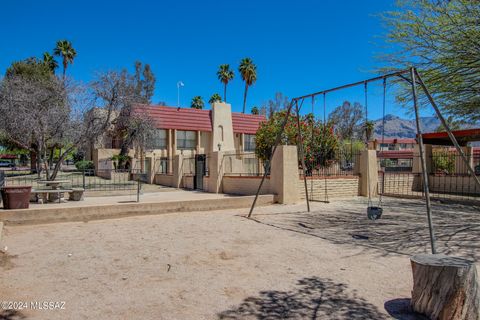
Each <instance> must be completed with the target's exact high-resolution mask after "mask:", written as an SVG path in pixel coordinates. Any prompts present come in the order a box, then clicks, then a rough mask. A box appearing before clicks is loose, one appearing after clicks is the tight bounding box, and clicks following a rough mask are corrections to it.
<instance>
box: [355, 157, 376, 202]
mask: <svg viewBox="0 0 480 320" xmlns="http://www.w3.org/2000/svg"><path fill="white" fill-rule="evenodd" d="M359 169H360V188H359V195H361V196H369V195H370V196H376V195H377V189H378V164H377V151H376V150H364V151H362V153H361V154H360V164H359Z"/></svg>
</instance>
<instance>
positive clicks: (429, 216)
mask: <svg viewBox="0 0 480 320" xmlns="http://www.w3.org/2000/svg"><path fill="white" fill-rule="evenodd" d="M410 77H411V80H412V83H411V85H412V96H413V108H414V109H415V122H416V125H417V134H418V146H419V149H420V161H421V162H422V177H423V191H424V193H425V204H426V207H427V220H428V230H429V232H430V244H431V249H432V254H435V253H437V248H436V244H435V234H434V231H433V223H432V208H431V203H430V189H429V186H428V172H427V163H426V159H425V154H424V152H423V151H424V145H423V137H422V129H421V128H420V116H419V112H418V99H417V88H416V85H415V83H416V81H415V68H414V67H411V68H410Z"/></svg>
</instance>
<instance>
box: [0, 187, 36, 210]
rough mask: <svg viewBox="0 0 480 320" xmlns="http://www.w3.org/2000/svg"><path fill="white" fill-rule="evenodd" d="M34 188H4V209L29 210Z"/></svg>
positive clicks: (2, 190)
mask: <svg viewBox="0 0 480 320" xmlns="http://www.w3.org/2000/svg"><path fill="white" fill-rule="evenodd" d="M31 191H32V186H15V187H3V188H2V189H1V193H2V200H3V209H28V205H29V204H30V193H31Z"/></svg>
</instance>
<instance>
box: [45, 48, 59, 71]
mask: <svg viewBox="0 0 480 320" xmlns="http://www.w3.org/2000/svg"><path fill="white" fill-rule="evenodd" d="M43 63H44V64H45V65H46V66H47V67H48V68H49V69H50V71H51V72H52V73H53V74H55V70H56V69H57V68H58V62H57V60H55V58H54V57H53V56H52V55H51V54H50V53H48V52H44V53H43Z"/></svg>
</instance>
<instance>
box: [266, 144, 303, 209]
mask: <svg viewBox="0 0 480 320" xmlns="http://www.w3.org/2000/svg"><path fill="white" fill-rule="evenodd" d="M270 179H271V186H272V192H273V193H274V194H275V201H276V202H279V203H284V204H290V203H297V202H298V201H299V200H300V195H299V193H298V187H297V183H296V181H298V152H297V146H282V145H281V146H278V147H277V149H276V151H275V153H274V154H273V158H272V167H271V170H270Z"/></svg>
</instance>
